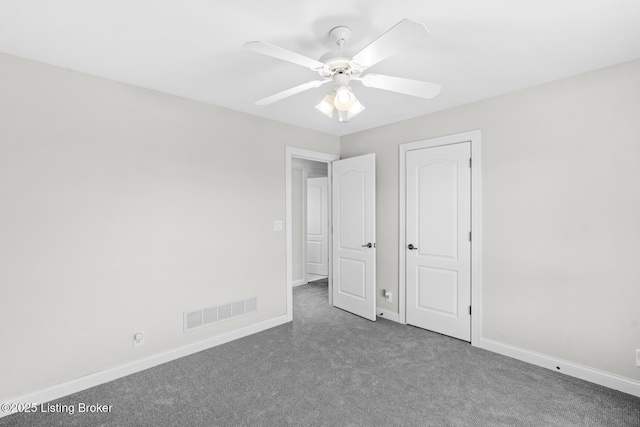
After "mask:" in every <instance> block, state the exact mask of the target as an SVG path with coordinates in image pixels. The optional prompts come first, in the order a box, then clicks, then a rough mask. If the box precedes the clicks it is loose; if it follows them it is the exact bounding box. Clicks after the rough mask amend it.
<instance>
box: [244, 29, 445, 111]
mask: <svg viewBox="0 0 640 427" xmlns="http://www.w3.org/2000/svg"><path fill="white" fill-rule="evenodd" d="M428 35H429V31H428V30H427V28H426V27H425V26H424V24H422V23H420V22H415V21H411V20H409V19H403V20H402V21H400V22H399V23H398V24H396V25H395V26H394V27H392V28H391V29H390V30H388V31H387V32H386V33H384V34H382V35H381V36H380V37H378V38H377V39H375V40H374V41H373V42H371V43H370V44H369V45H367V46H366V47H365V48H364V49H362V50H361V51H360V52H358V53H356V54H355V55H351V56H350V55H349V54H347V53H346V52H345V51H344V50H343V47H344V44H345V43H346V42H347V41H348V40H349V38H350V37H351V29H349V28H348V27H344V26H340V27H335V28H333V29H332V30H331V31H330V32H329V38H330V39H331V40H332V41H333V42H334V43H335V44H336V45H337V47H338V49H337V50H335V51H332V52H329V53H327V54H325V55H323V56H322V57H321V58H320V60H318V61H316V60H315V59H312V58H308V57H306V56H304V55H301V54H299V53H296V52H292V51H290V50H286V49H283V48H281V47H278V46H274V45H272V44H269V43H265V42H260V41H255V42H248V43H246V44H245V47H246V48H248V49H251V50H253V51H254V52H258V53H261V54H263V55H267V56H271V57H274V58H278V59H282V60H284V61H288V62H292V63H294V64H298V65H301V66H303V67H307V68H309V69H311V70H313V71H315V72H317V73H318V74H319V75H320V77H322V78H323V80H313V81H311V82H308V83H304V84H301V85H298V86H295V87H293V88H291V89H287V90H284V91H282V92H278V93H276V94H274V95H271V96H269V97H267V98H263V99H261V100H259V101H257V102H256V104H257V105H269V104H271V103H273V102H276V101H279V100H281V99H284V98H288V97H289V96H292V95H295V94H298V93H300V92H303V91H305V90H308V89H312V88H317V87H320V86H321V85H323V84H325V83H329V82H333V86H334V89H333V91H332V92H331V93H329V94H328V95H326V96H325V97H324V98H323V99H322V101H320V103H319V104H317V105H316V108H317V109H318V110H319V111H321V112H322V113H323V114H325V115H326V116H328V117H330V118H331V117H333V112H334V110H337V111H338V121H340V122H343V123H345V122H348V121H349V120H351V119H352V118H353V117H355V116H356V115H358V114H359V113H361V112H362V111H363V110H364V109H365V107H364V105H362V104H361V103H360V102H359V101H358V99H357V98H356V96H355V94H354V93H353V90H352V89H351V81H360V82H362V84H363V86H365V87H373V88H376V89H383V90H388V91H391V92H398V93H402V94H405V95H412V96H417V97H420V98H424V99H430V98H433V97H434V96H436V95H437V94H438V93H439V92H440V85H439V84H436V83H429V82H423V81H419V80H412V79H405V78H402V77H392V76H385V75H381V74H365V75H361V74H362V72H363V71H365V70H366V69H367V68H369V67H371V66H373V65H375V64H377V63H378V62H380V61H382V60H384V59H386V58H388V57H390V56H391V55H393V54H395V53H396V52H397V51H399V50H401V49H403V48H406V47H408V46H410V45H412V44H414V43H417V42H419V41H421V40H423V39H425V38H426V37H427V36H428Z"/></svg>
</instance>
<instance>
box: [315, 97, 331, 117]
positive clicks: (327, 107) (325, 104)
mask: <svg viewBox="0 0 640 427" xmlns="http://www.w3.org/2000/svg"><path fill="white" fill-rule="evenodd" d="M334 97H335V92H332V93H330V94H329V95H327V96H325V97H324V98H323V99H322V101H320V103H319V104H318V105H316V108H317V109H318V110H319V111H321V112H322V113H323V114H326V115H327V116H328V117H329V118H331V117H333V110H334V108H335V107H334V104H333V100H334Z"/></svg>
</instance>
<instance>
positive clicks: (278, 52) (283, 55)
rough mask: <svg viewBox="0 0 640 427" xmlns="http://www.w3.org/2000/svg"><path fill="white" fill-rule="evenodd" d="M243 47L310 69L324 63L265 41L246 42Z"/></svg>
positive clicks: (322, 65)
mask: <svg viewBox="0 0 640 427" xmlns="http://www.w3.org/2000/svg"><path fill="white" fill-rule="evenodd" d="M244 47H246V48H247V49H250V50H252V51H254V52H257V53H261V54H263V55H267V56H272V57H274V58H278V59H282V60H283V61H289V62H293V63H294V64H298V65H302V66H303V67H307V68H310V69H312V70H319V69H321V68H323V67H324V64H323V63H322V62H320V61H316V60H315V59H312V58H309V57H307V56H304V55H300V54H299V53H296V52H292V51H290V50H287V49H284V48H282V47H278V46H275V45H272V44H270V43H265V42H247V43H245V44H244Z"/></svg>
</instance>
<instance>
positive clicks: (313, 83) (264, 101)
mask: <svg viewBox="0 0 640 427" xmlns="http://www.w3.org/2000/svg"><path fill="white" fill-rule="evenodd" d="M330 81H331V80H312V81H310V82H308V83H304V84H301V85H298V86H295V87H292V88H291V89H287V90H283V91H282V92H278V93H276V94H274V95H271V96H268V97H266V98H263V99H261V100H259V101H256V105H269V104H273V103H274V102H276V101H280V100H281V99H285V98H288V97H290V96H292V95H295V94H297V93H300V92H304V91H305V90H308V89H312V88H315V87H320V86H322V85H323V84H325V83H328V82H330Z"/></svg>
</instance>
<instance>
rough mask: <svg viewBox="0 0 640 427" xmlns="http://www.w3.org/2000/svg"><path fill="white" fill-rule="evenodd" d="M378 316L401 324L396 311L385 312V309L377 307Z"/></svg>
mask: <svg viewBox="0 0 640 427" xmlns="http://www.w3.org/2000/svg"><path fill="white" fill-rule="evenodd" d="M376 315H377V316H378V317H380V318H382V319H387V320H393V321H394V322H400V317H399V316H398V313H396V312H394V311H389V310H385V309H384V308H380V307H376Z"/></svg>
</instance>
